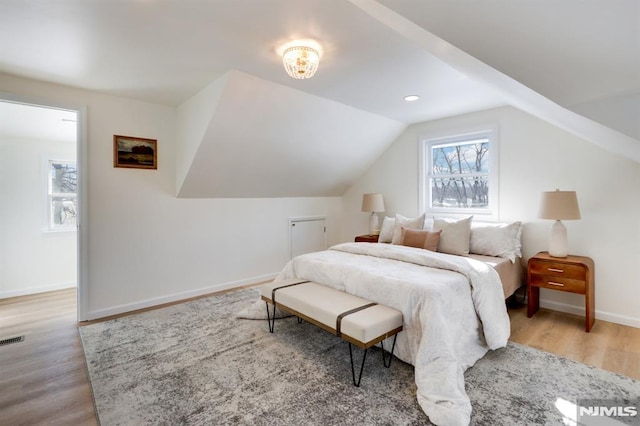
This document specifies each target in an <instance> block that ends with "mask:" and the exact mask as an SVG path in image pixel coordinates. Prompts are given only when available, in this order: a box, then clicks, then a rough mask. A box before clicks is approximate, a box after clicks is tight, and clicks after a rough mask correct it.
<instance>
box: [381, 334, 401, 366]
mask: <svg viewBox="0 0 640 426" xmlns="http://www.w3.org/2000/svg"><path fill="white" fill-rule="evenodd" d="M397 337H398V333H396V334H395V335H394V336H393V345H391V352H390V353H389V362H387V358H386V357H385V355H384V353H385V350H384V340H383V341H382V342H380V346H382V363H383V364H384V366H385V367H387V368H389V367H391V360H392V359H393V351H394V350H395V348H396V338H397Z"/></svg>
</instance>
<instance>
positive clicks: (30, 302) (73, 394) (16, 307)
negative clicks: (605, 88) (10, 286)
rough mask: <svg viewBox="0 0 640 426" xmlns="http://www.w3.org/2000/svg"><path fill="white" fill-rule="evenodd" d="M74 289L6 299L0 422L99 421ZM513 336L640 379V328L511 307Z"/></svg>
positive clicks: (2, 303) (0, 313)
mask: <svg viewBox="0 0 640 426" xmlns="http://www.w3.org/2000/svg"><path fill="white" fill-rule="evenodd" d="M75 298H76V292H75V290H74V289H71V290H61V291H56V292H51V293H44V294H40V295H34V296H24V297H16V298H11V299H0V339H5V338H9V337H14V336H19V335H25V336H26V339H25V341H24V342H20V343H13V344H9V345H4V346H0V424H2V425H4V424H7V425H12V426H13V425H30V426H31V425H88V426H92V425H97V420H96V417H95V412H94V408H93V401H92V398H91V391H90V387H89V382H88V378H87V373H86V368H85V360H84V355H83V352H82V346H81V344H80V336H79V334H78V331H77V323H76V305H75ZM509 316H510V317H511V330H512V332H511V340H512V341H514V342H518V343H521V344H525V345H528V346H531V347H534V348H537V349H540V350H543V351H547V352H552V353H555V354H558V355H562V356H565V357H567V358H571V359H574V360H576V361H579V362H583V363H585V364H590V365H593V366H596V367H600V368H603V369H605V370H609V371H613V372H616V373H619V374H623V375H625V376H629V377H633V378H635V379H639V380H640V329H638V328H632V327H625V326H622V325H618V324H613V323H609V322H605V321H600V320H597V321H596V323H595V325H594V327H593V329H592V330H591V333H585V332H584V318H583V317H579V316H574V315H569V314H563V313H560V312H554V311H549V310H545V309H541V310H540V311H539V312H538V313H537V314H536V315H535V316H534V317H533V318H527V313H526V307H525V306H519V307H511V308H510V309H509Z"/></svg>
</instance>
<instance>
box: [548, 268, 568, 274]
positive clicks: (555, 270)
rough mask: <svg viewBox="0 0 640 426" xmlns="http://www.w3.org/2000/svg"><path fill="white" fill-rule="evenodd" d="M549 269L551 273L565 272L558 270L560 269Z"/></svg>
mask: <svg viewBox="0 0 640 426" xmlns="http://www.w3.org/2000/svg"><path fill="white" fill-rule="evenodd" d="M548 269H549V272H560V273H562V272H564V269H558V268H548Z"/></svg>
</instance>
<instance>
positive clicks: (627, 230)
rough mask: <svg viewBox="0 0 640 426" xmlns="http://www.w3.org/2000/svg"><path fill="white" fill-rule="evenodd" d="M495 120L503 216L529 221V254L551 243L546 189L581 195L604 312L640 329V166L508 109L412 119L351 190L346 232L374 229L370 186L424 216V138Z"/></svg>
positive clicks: (549, 301)
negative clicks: (367, 215)
mask: <svg viewBox="0 0 640 426" xmlns="http://www.w3.org/2000/svg"><path fill="white" fill-rule="evenodd" d="M486 124H497V125H498V126H499V134H500V208H499V220H502V221H512V220H521V221H524V222H526V226H525V230H524V233H523V246H524V247H523V248H524V256H525V258H528V257H530V256H532V255H533V254H535V253H537V252H538V251H543V250H546V249H547V240H548V233H549V230H550V227H551V221H543V220H540V219H538V218H537V217H536V215H537V211H538V202H539V197H540V192H542V191H548V190H554V189H556V188H560V189H563V190H575V191H577V194H578V200H579V203H580V210H581V214H582V220H579V221H565V222H564V223H565V225H566V226H567V229H568V234H569V249H570V253H572V254H577V255H585V256H590V257H592V258H593V259H594V261H595V264H596V318H599V319H604V320H608V321H613V322H618V323H621V324H627V325H632V326H635V327H640V310H639V309H638V301H639V300H640V286H638V265H640V244H639V241H640V213H639V212H640V197H639V196H638V194H639V190H640V164H637V163H635V162H633V161H631V160H629V159H626V158H622V157H620V156H617V155H615V154H611V153H609V152H608V151H605V150H603V149H601V148H599V147H597V146H596V145H594V144H592V143H589V142H586V141H584V140H582V139H580V138H578V137H576V136H573V135H572V134H570V133H567V132H565V131H563V130H560V129H558V128H557V127H554V126H552V125H549V124H548V123H545V122H543V121H541V120H539V119H537V118H534V117H532V116H530V115H528V114H526V113H524V112H522V111H519V110H517V109H515V108H510V107H505V108H498V109H493V110H488V111H483V112H479V113H474V114H468V115H463V116H458V117H453V118H448V119H443V120H437V121H432V122H427V123H421V124H416V125H413V126H411V127H410V128H409V129H407V131H405V132H404V134H403V135H401V136H400V137H399V138H398V139H397V140H396V142H395V143H394V144H393V145H392V146H391V147H390V148H389V149H388V150H387V151H386V152H385V153H384V154H383V155H382V156H381V157H380V158H379V159H378V160H377V161H376V163H375V164H374V165H373V166H372V167H371V169H370V170H369V171H368V172H367V173H366V174H365V175H364V176H363V177H362V178H361V179H360V180H359V181H358V182H357V183H356V184H354V185H353V186H352V187H351V188H350V189H349V190H348V191H347V193H346V194H345V195H344V197H343V222H342V223H343V227H342V239H343V240H351V239H352V238H353V236H354V235H356V234H362V233H365V232H366V229H367V228H366V226H367V225H366V223H367V222H366V220H364V219H363V217H362V216H363V213H361V212H360V203H361V199H362V198H361V197H362V194H363V193H365V192H381V193H383V194H384V197H385V204H386V207H387V212H386V214H387V215H390V216H392V215H393V214H395V213H400V214H404V215H407V216H411V215H416V214H418V213H419V212H418V139H419V136H423V135H429V134H431V133H440V132H443V131H448V130H451V131H454V132H455V131H456V129H461V128H462V129H464V128H469V127H476V126H479V125H486ZM541 299H542V302H541V304H542V306H546V307H550V308H552V309H557V310H563V311H567V312H572V313H576V314H581V315H582V314H583V312H584V298H583V296H579V295H573V294H566V293H561V292H553V291H547V290H545V289H543V290H542V292H541Z"/></svg>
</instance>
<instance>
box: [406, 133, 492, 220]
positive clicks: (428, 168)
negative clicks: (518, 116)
mask: <svg viewBox="0 0 640 426" xmlns="http://www.w3.org/2000/svg"><path fill="white" fill-rule="evenodd" d="M478 138H486V139H487V141H488V143H489V173H488V174H486V176H487V177H488V181H489V194H488V196H489V203H488V206H487V207H486V208H466V207H432V206H431V200H432V185H431V179H432V178H433V176H434V175H433V174H432V164H433V163H432V158H431V147H432V146H433V145H442V144H452V145H455V144H457V143H464V142H466V141H470V140H473V139H478ZM418 146H419V165H418V171H419V173H418V175H419V177H418V179H419V182H418V191H419V194H418V195H419V208H420V212H421V213H426V214H427V215H428V216H452V217H461V216H469V215H473V216H480V217H481V218H482V219H483V220H497V218H498V207H499V205H500V204H499V193H500V191H499V158H500V144H499V137H498V126H497V125H485V126H481V127H478V128H474V129H466V130H458V131H455V130H454V131H448V132H443V133H440V134H427V135H422V136H420V137H419V139H418ZM479 174H484V173H479ZM470 176H475V174H471V175H470Z"/></svg>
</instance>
